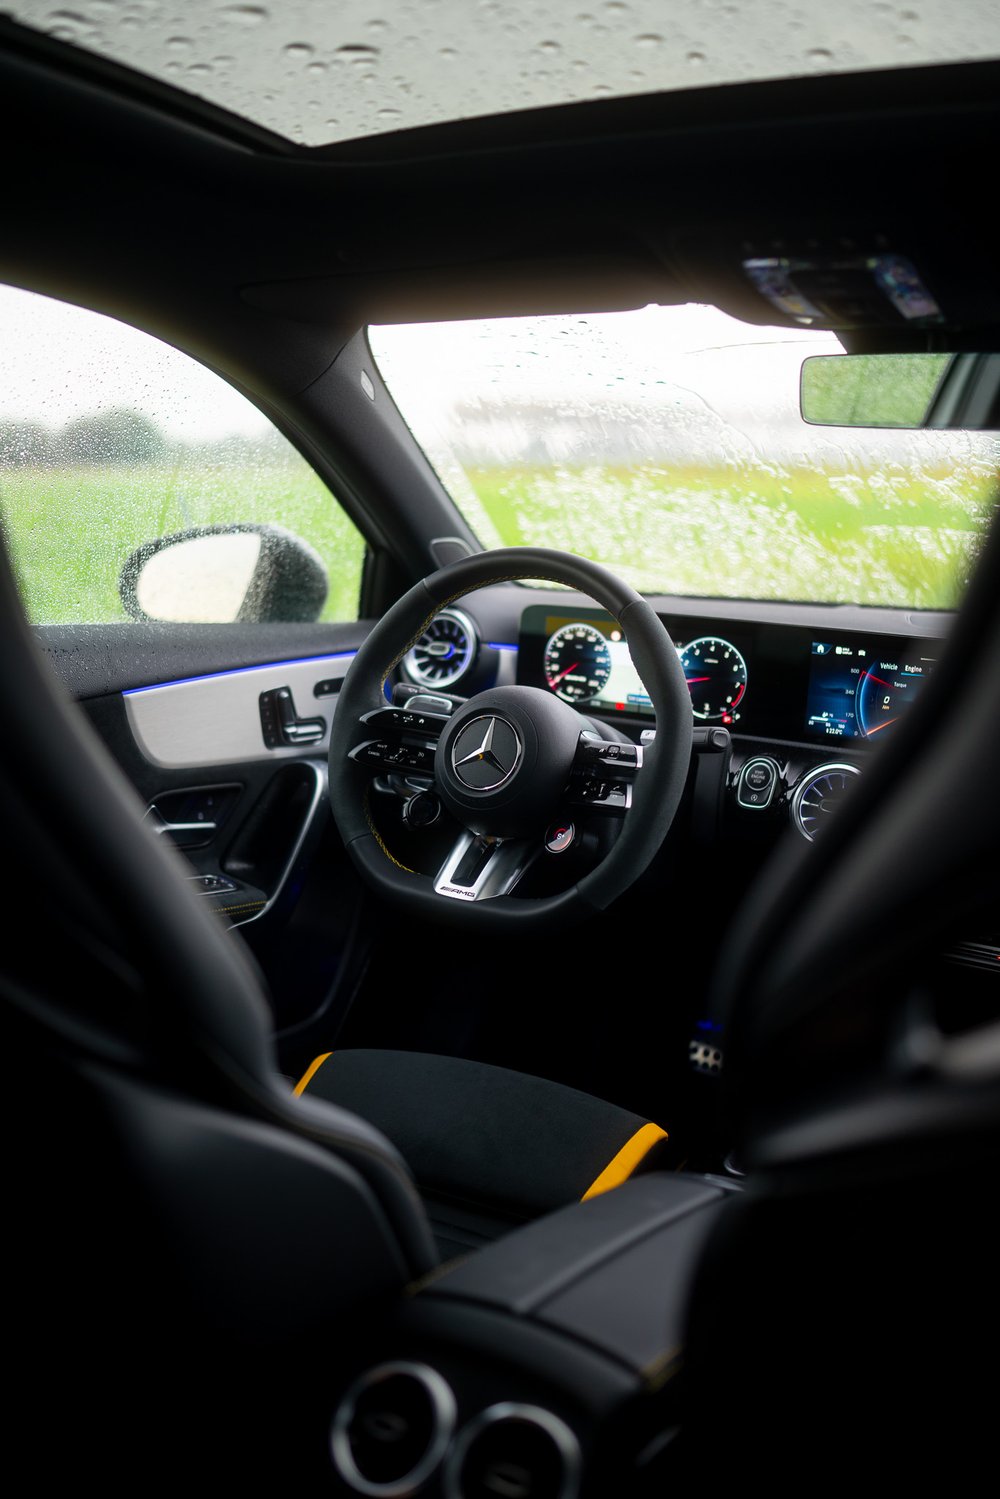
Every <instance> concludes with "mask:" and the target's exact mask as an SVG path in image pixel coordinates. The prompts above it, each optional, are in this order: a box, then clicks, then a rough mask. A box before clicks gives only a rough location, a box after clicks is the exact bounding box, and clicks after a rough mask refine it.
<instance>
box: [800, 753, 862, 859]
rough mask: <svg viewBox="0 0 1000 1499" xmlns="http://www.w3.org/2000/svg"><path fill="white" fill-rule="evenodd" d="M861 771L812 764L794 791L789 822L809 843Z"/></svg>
mask: <svg viewBox="0 0 1000 1499" xmlns="http://www.w3.org/2000/svg"><path fill="white" fill-rule="evenodd" d="M860 774H861V772H860V771H859V770H858V768H857V766H856V765H814V766H813V768H812V770H810V771H809V772H808V774H807V775H804V776H803V777H802V779H801V781H800V782H799V784H798V786H797V787H796V788H795V795H794V796H793V797H792V821H793V822H794V823H795V826H796V827H797V828H798V830H799V832H800V833H801V834H802V835H803V837H805V838H808V839H809V842H810V843H811V842H812V841H813V839H814V838H815V837H816V834H817V833H819V832H821V831H822V829H823V828H824V827H825V825H826V822H827V819H828V818H829V817H830V816H831V815H832V814H833V813H834V812H836V810H837V808H838V807H839V806H840V803H841V802H842V801H843V799H844V797H845V796H846V795H847V793H848V791H849V790H850V789H851V786H852V785H853V784H854V780H855V777H856V776H859V775H860Z"/></svg>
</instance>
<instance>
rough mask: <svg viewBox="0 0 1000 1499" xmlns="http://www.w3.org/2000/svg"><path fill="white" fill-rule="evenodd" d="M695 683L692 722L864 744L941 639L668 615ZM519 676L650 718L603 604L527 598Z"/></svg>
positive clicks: (909, 694) (916, 691)
mask: <svg viewBox="0 0 1000 1499" xmlns="http://www.w3.org/2000/svg"><path fill="white" fill-rule="evenodd" d="M660 618H661V619H662V621H663V623H664V625H665V626H666V628H667V630H668V632H669V634H670V636H671V639H672V640H673V642H674V644H675V646H676V648H677V651H678V655H679V657H680V662H681V666H682V667H683V669H684V675H685V677H686V678H687V682H688V686H689V688H690V690H691V707H692V711H693V713H694V718H695V723H696V724H699V723H700V724H704V725H710V724H717V725H720V726H722V727H724V728H727V729H729V730H730V732H731V733H733V734H734V735H748V736H752V737H755V738H767V739H778V740H784V741H790V742H795V741H798V742H803V743H812V744H817V745H818V744H829V743H830V742H831V741H850V744H851V747H852V748H860V749H864V748H867V746H868V745H869V744H870V743H871V741H873V740H874V739H875V738H876V737H877V736H881V735H883V734H885V733H887V732H891V730H892V728H893V726H894V725H895V724H898V723H899V722H901V721H902V719H903V718H904V717H905V715H906V714H907V712H908V711H909V710H910V709H911V708H912V706H913V704H914V703H915V702H916V700H917V698H918V697H919V695H920V692H921V690H922V688H923V686H924V684H925V683H926V681H927V679H928V678H929V677H930V676H931V674H932V673H933V671H934V667H935V665H936V663H937V660H938V657H939V655H940V652H941V648H942V646H943V641H942V640H941V639H937V638H933V637H931V638H925V637H918V636H901V635H883V634H878V633H875V632H874V631H872V630H865V631H864V632H861V631H844V630H834V629H830V628H823V627H821V626H818V625H784V624H777V623H765V622H760V621H751V620H746V621H741V620H733V619H724V620H714V619H711V618H702V619H698V620H692V619H691V618H690V617H682V616H675V615H669V614H661V615H660ZM517 667H518V669H517V677H518V681H519V682H522V683H524V684H526V685H530V686H535V687H542V688H546V689H548V690H549V691H550V692H554V693H555V694H556V696H557V697H560V698H562V699H563V700H564V701H566V702H568V703H571V704H572V705H573V707H575V708H579V709H581V710H582V711H584V712H586V713H587V714H595V715H597V716H598V717H602V718H605V719H608V720H610V721H614V720H620V721H623V722H627V721H628V720H629V719H633V720H639V721H642V720H648V719H650V718H651V716H652V707H651V705H650V701H649V697H648V696H647V694H646V692H645V690H644V688H643V685H642V682H641V681H640V680H639V675H638V673H637V672H636V670H635V667H634V666H633V664H632V659H631V656H630V655H629V650H628V645H627V643H626V642H625V640H624V637H623V635H622V631H621V627H620V626H619V625H618V624H617V622H616V621H615V620H613V619H612V618H611V617H610V615H608V614H606V613H603V612H602V611H601V610H599V609H579V608H574V609H572V611H571V612H569V613H567V612H560V611H559V610H557V609H554V608H552V607H551V606H550V605H548V604H538V605H530V606H529V607H528V608H526V609H525V610H524V612H523V613H522V615H521V625H520V635H519V640H518V653H517Z"/></svg>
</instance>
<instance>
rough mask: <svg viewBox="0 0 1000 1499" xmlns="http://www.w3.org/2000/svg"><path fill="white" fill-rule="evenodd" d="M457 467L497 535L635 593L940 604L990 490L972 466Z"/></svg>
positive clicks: (980, 527)
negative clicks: (612, 578)
mask: <svg viewBox="0 0 1000 1499" xmlns="http://www.w3.org/2000/svg"><path fill="white" fill-rule="evenodd" d="M468 477H469V479H470V481H471V484H472V487H473V489H474V491H475V495H476V500H477V502H478V505H479V506H480V507H481V508H482V511H483V512H485V515H486V516H487V517H488V518H489V521H491V522H492V525H493V526H494V528H495V532H496V541H497V542H498V543H502V544H503V545H505V546H522V545H524V546H541V545H544V546H555V547H562V548H565V549H567V550H569V551H575V552H579V553H581V554H582V555H584V556H587V557H592V558H594V559H596V560H597V561H603V562H606V563H607V564H608V565H609V566H611V567H612V568H614V569H615V570H616V571H618V572H620V573H621V574H622V576H624V577H625V578H626V579H627V580H628V581H629V582H631V583H632V584H633V586H634V587H636V588H638V589H639V590H640V591H646V592H654V591H655V592H666V593H679V594H691V595H696V596H697V595H703V596H707V597H744V598H747V597H748V598H761V599H806V600H810V599H811V600H816V601H820V602H833V603H846V602H849V603H862V604H887V605H888V604H894V605H902V606H910V607H915V608H921V609H950V608H952V607H954V605H955V604H956V603H957V602H958V600H959V599H960V598H961V596H962V594H963V592H964V589H965V585H966V582H967V580H968V576H969V573H970V570H971V567H972V564H973V562H974V561H975V558H976V556H977V554H978V549H979V546H980V543H981V541H982V538H983V535H984V533H985V530H986V527H987V526H988V524H989V521H990V518H991V516H992V513H993V509H994V505H995V496H996V480H995V477H994V474H993V472H992V471H991V470H990V469H989V468H987V467H986V466H985V465H982V466H975V465H969V466H967V467H966V468H963V469H961V470H958V471H955V470H952V469H948V470H941V471H937V472H934V471H923V472H914V471H911V470H906V469H903V468H896V467H887V468H885V469H883V470H881V471H879V472H878V473H866V472H860V471H855V472H851V473H846V474H831V473H825V472H823V471H820V470H815V469H805V468H800V469H790V470H789V469H774V468H771V469H769V468H766V467H764V466H760V467H756V468H754V469H749V470H746V471H744V472H734V471H733V470H732V469H725V468H719V469H705V468H687V469H671V470H669V471H668V470H665V469H659V470H658V469H649V468H643V469H633V468H623V467H594V468H586V469H582V468H581V469H559V470H553V469H542V468H520V469H507V470H496V469H491V470H472V471H470V473H469V476H468ZM473 524H475V521H473ZM485 539H487V538H486V537H485V536H484V540H485Z"/></svg>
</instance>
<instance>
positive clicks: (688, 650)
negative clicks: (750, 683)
mask: <svg viewBox="0 0 1000 1499" xmlns="http://www.w3.org/2000/svg"><path fill="white" fill-rule="evenodd" d="M680 658H681V666H682V667H683V669H684V675H685V677H686V678H687V684H688V687H689V688H690V690H691V710H692V712H693V713H694V716H695V718H700V719H702V720H703V721H712V722H714V723H723V724H731V723H735V722H736V720H737V719H738V718H739V716H740V715H739V705H740V703H741V702H742V701H743V695H744V693H745V692H746V690H747V664H746V662H745V661H744V659H743V657H742V656H741V655H740V653H739V651H738V650H737V649H736V647H735V646H734V645H731V644H730V643H729V641H728V640H720V639H719V638H718V637H717V636H715V635H704V636H702V638H701V639H700V640H692V641H690V642H689V643H688V644H687V645H686V646H685V647H684V649H683V650H682V651H681V652H680Z"/></svg>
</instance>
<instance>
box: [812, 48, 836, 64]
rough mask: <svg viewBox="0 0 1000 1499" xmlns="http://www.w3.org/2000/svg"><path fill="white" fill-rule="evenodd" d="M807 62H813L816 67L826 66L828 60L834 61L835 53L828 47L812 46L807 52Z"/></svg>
mask: <svg viewBox="0 0 1000 1499" xmlns="http://www.w3.org/2000/svg"><path fill="white" fill-rule="evenodd" d="M806 62H811V63H812V64H813V66H814V67H817V68H822V67H825V66H826V64H827V63H828V62H833V53H832V52H830V51H829V50H828V49H827V48H826V47H811V48H810V49H809V51H808V52H807V53H806Z"/></svg>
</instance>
